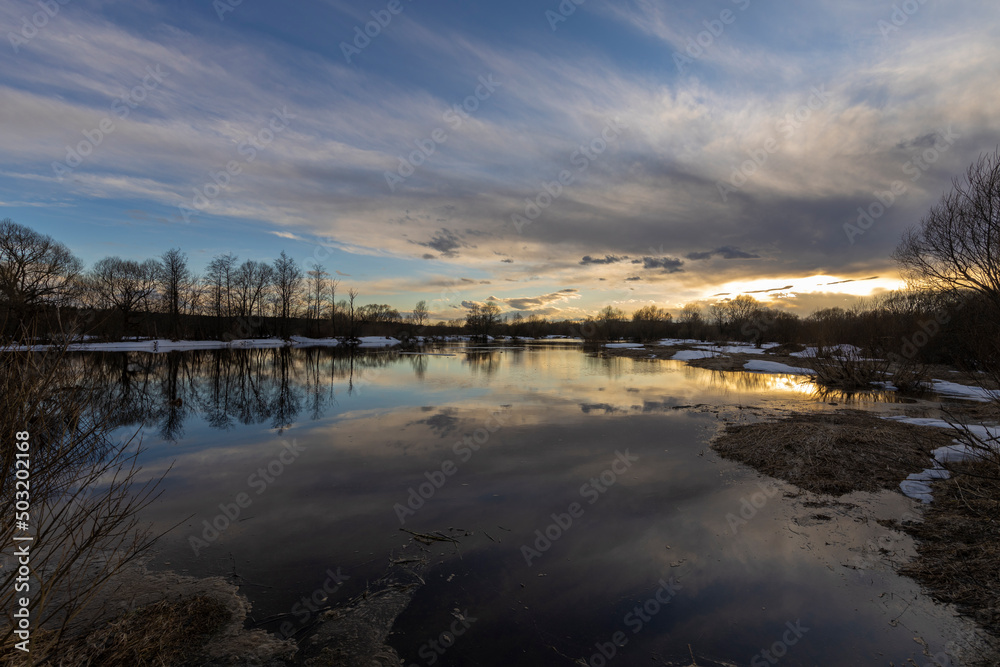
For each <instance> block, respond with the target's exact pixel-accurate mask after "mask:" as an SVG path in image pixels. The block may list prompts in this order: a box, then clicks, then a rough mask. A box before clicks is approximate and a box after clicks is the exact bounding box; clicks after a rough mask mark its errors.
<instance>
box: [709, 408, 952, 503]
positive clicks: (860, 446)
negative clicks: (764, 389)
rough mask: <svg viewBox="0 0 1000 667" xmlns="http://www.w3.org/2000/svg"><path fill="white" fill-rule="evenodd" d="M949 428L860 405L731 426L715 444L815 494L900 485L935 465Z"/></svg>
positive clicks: (733, 456)
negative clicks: (903, 419)
mask: <svg viewBox="0 0 1000 667" xmlns="http://www.w3.org/2000/svg"><path fill="white" fill-rule="evenodd" d="M952 437H953V435H952V434H950V433H949V432H948V431H947V430H945V429H929V428H927V427H921V426H913V425H911V424H902V423H899V422H894V421H888V420H885V419H879V418H878V417H875V416H872V415H871V414H868V413H866V412H860V411H857V410H838V411H836V412H832V413H806V414H803V413H794V414H792V415H790V416H788V417H786V418H785V419H782V420H780V421H777V422H761V423H756V424H743V425H730V426H727V427H726V430H725V432H723V433H722V434H721V435H719V437H717V438H716V439H715V441H714V442H713V444H712V447H713V448H714V449H715V450H716V451H718V452H719V453H720V454H721V455H722V456H724V457H726V458H730V459H734V460H736V461H739V462H740V463H744V464H746V465H749V466H751V467H753V468H755V469H756V470H759V471H760V472H762V473H765V474H767V475H771V476H772V477H778V478H780V479H783V480H785V481H788V482H791V483H792V484H795V485H796V486H798V487H801V488H803V489H805V490H807V491H812V492H815V493H826V494H830V495H836V496H839V495H843V494H845V493H850V492H852V491H878V490H881V489H897V490H898V488H899V483H900V481H901V480H904V479H906V476H907V475H909V474H910V473H913V472H919V471H920V470H923V469H924V468H929V467H931V466H932V459H931V452H932V451H933V450H934V449H936V448H938V447H943V446H945V445H947V444H949V443H950V442H951V440H952Z"/></svg>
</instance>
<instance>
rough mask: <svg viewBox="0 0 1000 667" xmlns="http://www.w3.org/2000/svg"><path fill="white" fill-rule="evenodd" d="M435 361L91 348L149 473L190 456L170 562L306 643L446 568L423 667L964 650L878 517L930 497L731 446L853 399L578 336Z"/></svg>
mask: <svg viewBox="0 0 1000 667" xmlns="http://www.w3.org/2000/svg"><path fill="white" fill-rule="evenodd" d="M427 351H430V352H433V354H413V353H401V352H400V351H398V350H382V351H368V352H359V353H357V354H354V355H351V354H349V353H346V352H344V351H337V350H335V349H296V350H288V349H279V350H273V349H272V350H239V351H196V352H184V353H169V354H159V355H152V354H147V353H117V354H105V355H94V354H90V355H79V358H80V359H85V360H86V361H85V363H88V364H90V365H92V366H93V372H95V373H101V374H104V375H105V376H106V384H107V386H108V388H109V394H108V405H109V406H110V407H111V408H113V409H114V411H115V413H116V415H117V419H118V421H119V424H120V425H121V429H120V431H119V433H121V434H124V433H129V432H135V431H137V430H138V431H140V432H141V436H142V440H143V444H144V446H145V447H146V451H145V453H144V454H143V458H142V463H143V465H144V470H145V471H146V472H147V473H149V474H154V475H158V474H161V473H163V472H165V471H166V470H167V468H168V467H170V466H172V467H171V468H170V470H169V473H168V474H167V475H166V477H165V479H164V481H163V484H162V489H163V494H162V496H161V497H160V499H159V500H158V501H157V502H156V503H155V504H154V505H152V506H151V507H150V508H148V510H147V511H146V514H145V516H144V518H145V519H147V520H149V521H151V522H153V524H154V527H156V528H157V529H160V530H165V529H167V528H169V527H171V526H174V525H175V524H177V523H178V522H181V523H180V525H179V526H177V527H176V528H174V529H173V530H171V531H170V532H169V533H168V534H167V535H166V536H165V537H164V538H162V540H161V541H160V542H159V544H158V547H157V553H156V556H155V558H154V560H153V562H152V563H151V567H152V568H154V569H173V570H176V571H180V572H184V573H187V574H191V575H197V576H205V575H221V576H233V575H234V574H235V579H234V580H236V581H238V582H239V583H240V584H241V591H242V592H243V593H244V594H245V595H247V596H248V597H249V599H250V600H251V601H252V603H253V605H254V611H253V616H254V618H255V619H256V620H263V619H267V618H269V617H276V618H275V619H274V620H272V621H270V622H268V623H265V624H263V625H262V626H261V627H265V628H266V629H268V630H270V631H272V632H283V633H285V634H286V635H294V634H295V633H296V632H299V631H300V630H302V629H303V628H306V627H307V626H308V625H309V623H310V621H311V620H312V617H313V613H312V611H311V610H313V609H315V608H318V607H321V606H326V605H331V604H337V603H338V602H344V601H347V600H348V599H350V598H352V597H353V596H356V595H358V594H360V593H361V592H363V591H364V590H365V588H366V586H369V585H372V583H373V582H375V581H376V580H378V579H379V578H380V577H381V576H382V575H383V574H384V573H385V572H386V570H387V568H388V567H389V565H390V562H391V561H392V560H406V559H409V558H414V557H418V556H424V557H426V558H427V559H428V567H427V569H426V570H425V571H424V572H423V573H422V575H421V578H422V580H423V583H422V585H420V586H419V587H418V588H417V589H416V590H415V592H414V593H413V597H412V600H411V602H410V604H409V606H408V607H407V608H406V609H405V611H403V612H402V614H400V615H399V617H398V618H397V619H396V621H395V624H394V626H393V629H392V633H391V634H390V635H389V638H388V643H389V644H390V645H391V646H392V647H393V648H394V649H395V650H396V651H397V652H398V653H399V655H400V656H401V657H403V659H404V660H405V664H407V665H414V664H415V665H432V664H434V665H515V664H517V665H560V664H563V665H573V664H587V665H593V666H595V667H597V666H600V665H605V664H609V665H650V664H654V665H655V664H675V665H691V664H697V665H740V666H743V665H751V666H753V667H757V666H758V665H772V664H779V663H780V664H781V665H888V664H890V662H892V663H894V664H896V665H900V664H904V663H906V661H907V659H913V660H914V661H915V662H916V664H918V665H925V664H934V663H932V662H931V659H930V658H929V657H927V655H928V654H934V653H940V652H942V651H945V650H946V649H948V648H949V647H950V646H952V645H953V643H954V642H958V641H960V640H961V634H962V629H961V627H960V626H959V624H958V623H957V622H956V621H955V620H954V618H953V613H952V612H951V611H950V610H949V609H947V608H945V607H942V606H939V605H934V604H932V603H930V602H929V601H928V600H927V599H926V598H925V597H924V596H923V595H921V594H920V591H919V587H918V586H916V585H915V584H914V583H913V582H911V581H910V580H907V579H905V578H901V577H898V576H897V575H895V574H894V573H893V571H892V569H891V567H890V566H889V564H888V561H889V560H892V559H895V560H901V559H904V558H906V555H907V554H908V553H910V552H911V551H910V550H911V549H912V545H911V543H910V542H909V540H908V539H907V538H904V537H902V536H901V535H899V534H898V533H894V532H892V531H889V530H887V529H886V528H883V527H882V526H880V525H879V524H877V523H876V522H875V521H874V520H872V516H874V515H877V516H880V517H882V518H887V519H893V518H895V519H899V518H901V517H903V516H906V515H907V513H910V512H913V511H915V510H914V508H915V507H916V506H915V505H914V504H913V503H912V501H909V500H907V499H905V498H903V497H902V496H901V495H899V494H894V493H884V494H882V495H880V496H871V495H867V496H864V497H863V498H862V497H854V496H849V497H847V498H845V499H843V500H844V501H846V502H847V503H850V504H840V505H834V506H819V505H817V504H816V503H815V501H816V500H818V499H817V498H816V497H814V496H809V495H806V494H801V493H799V491H798V490H797V489H795V488H794V487H792V486H790V485H788V484H785V483H782V482H778V481H775V480H771V479H768V478H765V477H762V476H760V475H758V474H757V473H755V472H754V471H753V470H750V469H748V468H745V467H743V466H741V465H739V464H736V463H732V462H729V461H726V460H723V459H720V458H719V457H718V456H717V455H715V453H714V452H713V451H712V450H710V449H709V443H710V441H711V438H712V437H713V435H714V434H715V433H716V432H717V430H718V429H719V428H720V427H721V424H722V423H723V422H724V421H726V420H748V419H757V418H760V417H762V416H765V415H767V414H768V413H769V412H770V411H773V410H790V409H794V410H833V409H836V406H834V405H831V403H841V404H842V401H843V400H844V399H843V397H839V398H838V397H831V396H820V395H818V394H817V393H816V392H815V388H814V386H813V385H812V384H811V383H810V382H809V380H808V379H806V378H796V377H792V376H775V375H763V374H751V373H729V374H721V373H718V372H712V371H707V370H702V369H698V368H692V367H688V366H686V365H684V364H683V363H681V362H675V361H662V360H657V359H630V358H609V357H604V356H600V355H595V354H593V353H588V352H585V351H583V350H581V349H580V347H579V346H575V345H571V344H551V345H542V344H536V345H531V346H525V347H515V346H509V347H506V348H494V349H474V348H466V347H463V346H461V345H454V346H450V347H438V348H433V349H430V348H428V350H427ZM883 398H884V397H883ZM883 398H880V397H878V396H870V397H866V398H864V399H862V400H861V401H860V403H859V405H861V406H863V407H867V408H870V409H879V410H893V409H896V408H898V407H899V406H897V405H893V404H891V403H887V402H885V400H883ZM890 398H891V395H890ZM858 503H863V506H857V504H858ZM873 513H874V514H873ZM401 529H403V530H401ZM405 531H412V532H405ZM413 533H417V534H419V535H437V536H439V537H440V536H446V537H448V538H453V539H454V540H455V541H451V539H449V540H447V541H434V542H433V543H432V544H431V545H429V546H427V547H423V545H422V544H421V543H419V542H415V541H413V540H412V539H411V538H412V537H413ZM421 549H426V551H422V550H421ZM305 635H306V636H307V635H308V633H305ZM301 636H302V634H300V635H299V637H300V638H301ZM921 642H923V643H921ZM906 664H910V663H906Z"/></svg>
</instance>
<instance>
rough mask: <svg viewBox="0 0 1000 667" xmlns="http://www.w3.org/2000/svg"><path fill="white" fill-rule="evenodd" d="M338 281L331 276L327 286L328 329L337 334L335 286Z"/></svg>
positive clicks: (337, 284)
mask: <svg viewBox="0 0 1000 667" xmlns="http://www.w3.org/2000/svg"><path fill="white" fill-rule="evenodd" d="M339 286H340V281H339V280H336V279H334V278H331V279H330V281H329V283H328V287H329V288H330V331H331V333H332V335H334V336H336V335H337V287H339Z"/></svg>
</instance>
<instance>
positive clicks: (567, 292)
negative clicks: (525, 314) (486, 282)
mask: <svg viewBox="0 0 1000 667" xmlns="http://www.w3.org/2000/svg"><path fill="white" fill-rule="evenodd" d="M579 298H580V290H578V289H576V288H573V287H569V288H566V289H561V290H559V291H557V292H551V293H549V294H541V295H539V296H521V297H505V298H498V297H494V296H491V297H490V298H489V300H490V301H496V302H499V303H504V304H507V305H508V306H509V307H510V308H512V309H513V310H540V309H542V308H546V307H548V306H551V305H552V304H554V303H559V302H562V301H568V300H570V299H579Z"/></svg>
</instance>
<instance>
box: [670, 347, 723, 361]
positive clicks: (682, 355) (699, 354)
mask: <svg viewBox="0 0 1000 667" xmlns="http://www.w3.org/2000/svg"><path fill="white" fill-rule="evenodd" d="M714 356H715V355H714V354H713V353H711V352H706V351H705V350H681V351H680V352H678V353H677V354H675V355H674V356H672V357H670V358H671V359H673V360H674V361H691V360H692V359H709V358H711V357H714Z"/></svg>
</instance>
